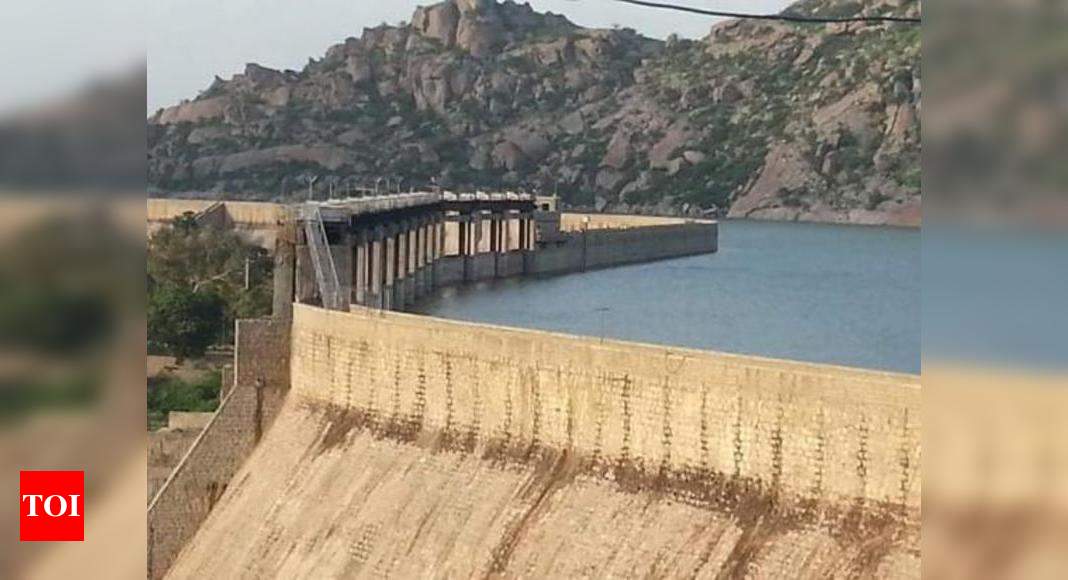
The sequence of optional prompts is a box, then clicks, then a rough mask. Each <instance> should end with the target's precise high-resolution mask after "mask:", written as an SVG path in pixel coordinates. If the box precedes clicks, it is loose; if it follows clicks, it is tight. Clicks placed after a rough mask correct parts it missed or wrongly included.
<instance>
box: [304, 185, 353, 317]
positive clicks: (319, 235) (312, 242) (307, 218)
mask: <svg viewBox="0 0 1068 580" xmlns="http://www.w3.org/2000/svg"><path fill="white" fill-rule="evenodd" d="M301 218H302V221H303V222H304V236H305V237H306V238H307V243H308V253H309V254H311V259H312V266H313V267H314V268H315V280H316V282H318V284H319V296H321V297H322V299H323V308H326V309H329V310H342V309H343V306H342V300H341V283H340V282H338V278H337V267H336V266H334V256H333V254H331V253H330V242H329V241H328V240H327V239H326V228H325V227H324V226H323V216H322V213H320V212H319V206H318V205H315V204H306V205H304V206H303V208H302V211H301Z"/></svg>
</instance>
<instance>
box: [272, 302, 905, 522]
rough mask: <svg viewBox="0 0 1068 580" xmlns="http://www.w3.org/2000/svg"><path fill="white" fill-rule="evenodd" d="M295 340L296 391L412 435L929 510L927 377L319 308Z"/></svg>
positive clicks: (298, 320) (304, 316)
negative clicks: (550, 451) (925, 496)
mask: <svg viewBox="0 0 1068 580" xmlns="http://www.w3.org/2000/svg"><path fill="white" fill-rule="evenodd" d="M292 349H293V350H292V353H293V354H292V375H291V376H292V388H293V392H294V394H295V395H296V396H299V397H301V398H302V399H304V400H306V401H309V402H315V403H321V404H324V405H329V406H331V407H334V408H338V409H341V410H344V411H348V412H352V413H355V414H358V415H362V416H365V417H368V418H369V420H371V421H374V422H378V423H380V424H389V425H393V426H395V427H396V428H398V429H402V430H408V431H410V432H411V433H412V436H413V437H417V436H418V435H415V433H422V432H436V433H441V434H444V437H445V438H446V439H448V440H457V441H463V440H467V441H482V442H484V443H485V442H490V443H493V444H497V445H504V446H511V447H519V448H521V447H530V446H547V447H552V448H556V449H563V450H568V451H570V452H573V453H578V454H581V455H583V456H586V457H589V458H591V459H593V460H594V461H596V462H599V463H601V464H604V465H609V466H625V467H627V468H632V469H633V470H635V471H637V472H641V473H647V474H657V473H660V474H663V473H673V474H680V476H681V477H683V478H690V479H696V480H701V479H717V478H718V480H722V479H724V478H726V479H728V480H737V481H746V482H750V483H751V484H755V485H756V486H758V487H760V488H761V489H763V490H765V491H767V492H770V493H772V494H774V495H781V496H789V497H792V498H797V499H800V500H815V501H818V502H826V503H828V504H835V505H845V506H855V505H864V506H870V507H878V508H879V509H883V508H887V507H889V508H893V509H895V510H903V511H905V512H906V513H917V512H918V509H919V505H920V472H919V466H920V424H921V423H920V416H921V415H920V388H919V379H918V377H916V376H912V375H901V374H894V373H882V372H871V371H861V370H854V369H847V368H842V367H834V366H827V365H814V364H804V363H794V362H785V361H778V360H771V359H763V358H757V357H746V356H736V355H727V354H718V353H712V352H705V351H696V350H687V349H677V348H666V347H658V346H650V345H640V344H631V343H624V342H616V341H601V340H598V339H590V338H581V337H571V336H564V335H559V334H553V333H545V332H537V331H529V330H513V329H507V328H500V327H493V326H487V325H478V324H469V323H459V322H451V321H444V320H439V319H433V318H427V317H418V316H412V315H405V314H398V313H390V312H384V311H375V310H370V309H356V310H354V311H352V312H333V311H327V310H322V309H318V308H314V307H310V306H304V305H297V306H296V309H295V311H294V319H293V329H292Z"/></svg>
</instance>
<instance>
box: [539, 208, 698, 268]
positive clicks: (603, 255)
mask: <svg viewBox="0 0 1068 580" xmlns="http://www.w3.org/2000/svg"><path fill="white" fill-rule="evenodd" d="M565 215H570V216H572V217H574V216H575V215H577V214H565ZM602 217H604V216H602ZM610 217H613V218H621V217H628V218H629V217H635V218H642V219H641V220H640V222H638V223H631V222H630V221H624V222H623V223H621V224H619V226H618V227H614V228H613V227H609V224H610V223H615V222H608V221H602V222H598V225H599V226H601V227H600V229H586V230H577V231H570V232H568V235H567V237H566V240H565V241H564V242H563V243H558V244H550V245H545V246H543V247H540V248H539V249H538V250H537V251H536V252H533V253H532V254H530V255H529V256H528V257H527V265H526V271H527V273H528V274H535V275H539V274H542V275H543V274H559V273H565V272H582V271H585V270H593V269H597V268H607V267H611V266H618V265H622V264H634V263H639V262H649V261H653V260H663V259H666V258H675V257H681V256H691V255H696V254H707V253H712V252H715V251H717V250H718V227H719V226H718V224H717V223H716V222H709V221H697V220H677V219H671V218H650V217H643V216H610Z"/></svg>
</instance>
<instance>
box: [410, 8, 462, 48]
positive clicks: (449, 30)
mask: <svg viewBox="0 0 1068 580" xmlns="http://www.w3.org/2000/svg"><path fill="white" fill-rule="evenodd" d="M459 26H460V9H459V8H457V6H456V4H454V3H452V2H444V3H442V4H435V5H433V6H420V7H419V8H416V10H415V15H414V16H412V29H413V30H414V31H415V32H416V33H418V34H420V35H422V36H424V37H426V38H433V39H435V40H438V41H440V42H441V43H442V44H444V45H445V46H447V47H452V46H455V45H456V31H457V29H458V28H459Z"/></svg>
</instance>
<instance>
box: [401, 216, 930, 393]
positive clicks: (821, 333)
mask: <svg viewBox="0 0 1068 580" xmlns="http://www.w3.org/2000/svg"><path fill="white" fill-rule="evenodd" d="M920 249H921V247H920V231H919V230H913V229H900V228H882V227H864V226H841V225H822V224H799V223H774V222H753V221H727V222H723V223H721V224H720V231H719V252H718V253H716V254H708V255H700V256H693V257H686V258H679V259H674V260H666V261H661V262H652V263H647V264H638V265H633V266H624V267H617V268H610V269H605V270H597V271H592V272H585V273H580V274H570V275H565V276H554V277H546V278H537V279H531V278H513V279H507V280H496V281H492V282H486V283H479V284H471V285H468V286H463V287H452V288H445V289H442V290H439V291H438V292H437V293H436V294H435V295H434V296H433V297H429V298H427V299H425V300H423V301H422V302H421V303H420V304H419V306H418V308H417V311H418V312H420V313H424V314H430V315H434V316H440V317H445V318H452V319H458V320H467V321H474V322H486V323H492V324H501V325H507V326H519V327H526V328H534V329H540V330H549V331H558V332H565V333H570V334H581V335H591V336H606V337H609V338H618V339H623V340H632V341H639V342H649V343H655V344H664V345H672V346H682V347H693V348H701V349H711V350H718V351H724V352H734V353H741V354H752V355H760V356H769V357H775V358H785V359H793V360H801V361H810V362H820V363H831V364H840V365H845V366H851V367H862V368H871V369H880V370H889V371H898V372H908V373H918V372H919V370H920V305H921V295H920Z"/></svg>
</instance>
